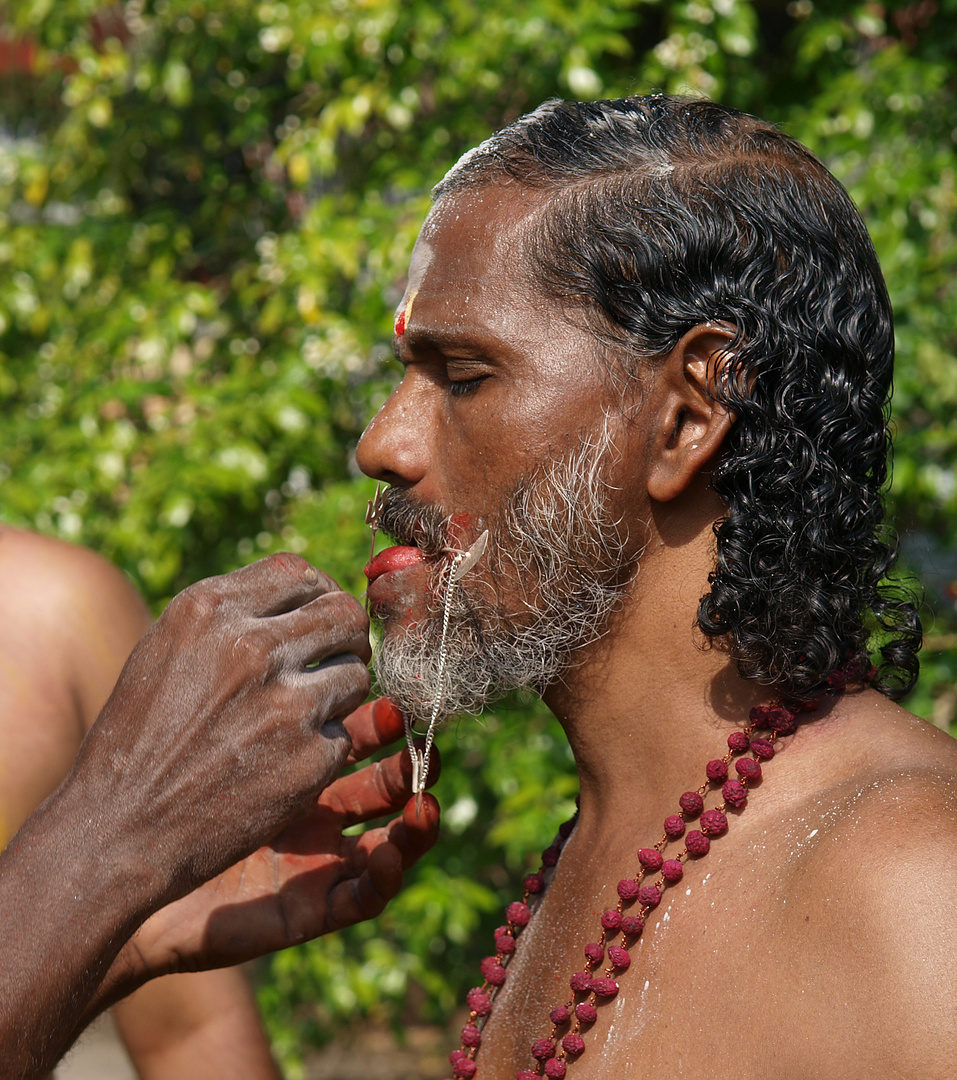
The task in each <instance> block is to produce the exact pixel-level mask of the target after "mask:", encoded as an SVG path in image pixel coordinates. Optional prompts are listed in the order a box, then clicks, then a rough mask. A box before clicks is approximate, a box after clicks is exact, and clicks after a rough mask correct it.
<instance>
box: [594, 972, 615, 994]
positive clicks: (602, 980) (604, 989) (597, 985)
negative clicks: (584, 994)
mask: <svg viewBox="0 0 957 1080" xmlns="http://www.w3.org/2000/svg"><path fill="white" fill-rule="evenodd" d="M591 990H592V993H593V994H594V995H595V997H600V998H613V997H614V996H615V994H617V993H618V983H617V982H616V981H615V980H614V979H610V978H608V977H607V976H604V975H602V976H599V978H597V979H592V981H591Z"/></svg>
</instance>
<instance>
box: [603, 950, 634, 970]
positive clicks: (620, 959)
mask: <svg viewBox="0 0 957 1080" xmlns="http://www.w3.org/2000/svg"><path fill="white" fill-rule="evenodd" d="M608 959H609V961H610V962H611V964H613V965H614V966H615V967H616V968H618V970H619V971H624V970H625V968H627V967H628V965H629V964H630V963H631V957H630V956H629V955H628V950H627V949H623V948H622V947H621V946H620V945H609V947H608Z"/></svg>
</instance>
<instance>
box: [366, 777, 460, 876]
mask: <svg viewBox="0 0 957 1080" xmlns="http://www.w3.org/2000/svg"><path fill="white" fill-rule="evenodd" d="M440 817H441V814H440V811H439V804H438V802H437V801H436V799H435V798H434V797H433V796H432V795H428V794H424V795H423V796H422V798H421V799H418V798H415V797H413V798H411V799H409V801H408V802H407V803H406V804H405V809H404V810H403V811H402V817H401V818H397V819H396V820H395V821H392V822H390V823H389V824H388V825H387V826H386V827H385V836H386V837H388V841H389V843H390V844H393V845H394V846H395V847H396V848H397V849H398V851H399V854H400V855H401V857H402V867H403V869H406V870H407V869H408V868H409V867H410V866H411V865H412V864H413V863H414V862H415V861H416V860H417V859H419V858H421V857H422V856H423V855H424V854H425V853H426V852H427V851H428V850H429V848H431V847H432V845H433V844H434V843H435V841H436V840H438V838H439V821H440ZM368 835H369V834H368V833H366V834H364V835H363V836H361V837H359V840H360V843H361V842H362V841H363V840H364V839H365V837H366V836H368Z"/></svg>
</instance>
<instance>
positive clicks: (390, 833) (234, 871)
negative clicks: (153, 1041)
mask: <svg viewBox="0 0 957 1080" xmlns="http://www.w3.org/2000/svg"><path fill="white" fill-rule="evenodd" d="M345 726H346V728H347V729H348V731H349V733H350V735H351V736H352V741H353V746H354V751H353V755H352V757H353V758H354V760H360V759H362V758H364V757H367V756H368V755H369V754H371V753H373V752H374V751H375V750H378V749H379V748H380V747H382V746H384V745H386V744H388V743H390V742H392V741H394V740H395V739H396V738H398V737H399V736H400V735H401V733H402V718H401V716H400V714H399V712H398V710H397V709H396V708H395V707H394V706H393V705H392V704H391V703H390V702H388V701H386V700H384V699H380V700H379V701H376V702H374V703H372V704H371V705H365V706H363V707H362V708H361V709H359V710H357V711H356V712H355V713H353V715H352V716H350V717H349V718H348V719H347V720H346V724H345ZM436 775H437V770H436V771H433V772H432V773H431V774H430V781H432V780H434V779H435V777H436ZM410 784H411V766H410V763H409V755H408V751H407V750H403V751H402V752H400V753H399V754H394V755H393V756H392V757H389V758H385V759H383V760H382V761H380V762H377V763H376V764H374V765H370V766H368V767H366V768H364V769H361V770H359V771H358V772H354V773H352V774H350V775H349V776H344V777H341V778H340V779H339V780H336V781H335V783H333V784H332V785H331V786H330V787H328V788H327V789H326V790H325V791H324V792H323V793H322V794H321V795H320V796H319V799H318V801H317V802H316V804H315V805H314V806H313V808H312V809H311V810H310V811H309V812H308V813H307V815H306V816H304V817H302V818H299V819H298V820H296V821H294V822H293V823H292V824H291V825H289V826H287V827H286V828H285V829H284V830H283V831H282V832H281V833H280V834H279V835H278V836H276V837H275V838H274V839H273V840H272V841H271V842H270V843H269V844H267V845H266V846H265V847H262V848H260V849H259V850H258V851H256V852H254V853H253V854H252V855H250V856H249V857H248V858H246V859H244V860H243V861H242V862H241V863H239V864H238V865H236V866H233V867H231V868H230V869H229V870H227V871H226V872H225V873H223V874H221V875H220V876H219V877H217V878H215V879H214V880H212V881H210V882H208V883H207V884H205V885H203V886H201V887H200V888H199V889H197V890H196V891H195V892H193V893H191V894H190V895H189V896H185V897H183V898H182V899H181V900H178V901H176V902H175V903H173V904H170V905H169V906H168V907H166V908H164V909H163V910H162V911H159V912H157V913H156V914H155V915H154V916H153V917H152V918H150V919H149V920H147V922H146V923H145V924H144V925H143V926H142V927H141V929H140V930H139V932H138V933H137V934H136V935H135V937H134V938H133V940H132V942H131V943H130V945H129V946H127V949H126V950H125V953H124V954H121V956H120V958H119V960H118V966H119V967H121V968H123V967H125V969H126V974H125V975H124V976H121V978H122V977H126V978H129V977H130V976H129V972H132V973H133V974H132V978H133V979H134V980H135V981H137V982H139V981H142V979H143V978H144V977H152V976H154V975H156V974H162V973H165V972H168V971H183V970H198V969H202V968H208V967H217V966H223V965H226V964H236V963H240V962H241V961H244V960H249V959H251V958H253V957H255V956H260V955H262V954H263V953H266V952H272V951H275V950H277V949H283V948H286V947H287V946H289V945H294V944H296V943H297V942H301V941H305V940H308V939H309V938H313V937H317V936H319V935H320V934H325V933H328V932H330V931H332V930H338V929H340V928H341V927H343V926H348V925H350V924H351V923H355V922H359V921H360V920H362V919H368V918H371V917H372V916H374V915H377V914H378V913H379V912H380V911H381V910H382V908H383V907H385V904H386V902H387V900H389V899H390V898H391V897H392V896H394V895H395V893H397V892H398V891H399V888H400V887H401V884H402V871H403V869H404V868H405V867H407V866H409V865H410V864H411V863H412V862H414V861H415V859H417V858H418V857H419V856H420V855H421V854H422V853H423V852H425V851H426V850H428V848H430V847H431V846H432V844H433V843H434V842H435V840H436V837H437V836H438V818H439V813H438V804H437V803H436V802H435V800H434V799H433V798H432V796H431V795H425V796H424V797H423V798H422V802H421V809H420V810H419V811H418V812H417V810H416V800H415V799H414V798H410V794H411V786H410ZM403 805H404V807H405V809H404V812H403V813H402V815H401V816H400V817H397V818H395V819H394V820H393V821H391V822H390V823H389V824H387V825H385V826H384V827H382V828H376V829H371V830H368V831H367V832H364V833H362V835H360V836H343V835H342V830H343V829H344V828H346V827H348V826H350V825H355V824H357V823H359V822H366V821H369V820H372V819H374V818H377V817H381V816H383V815H385V814H392V813H396V812H397V811H399V810H400V809H401V808H402V807H403Z"/></svg>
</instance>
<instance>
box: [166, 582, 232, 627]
mask: <svg viewBox="0 0 957 1080" xmlns="http://www.w3.org/2000/svg"><path fill="white" fill-rule="evenodd" d="M222 605H223V598H222V596H220V595H219V592H218V590H217V589H216V588H215V584H214V582H213V581H212V580H209V579H207V580H206V581H199V582H197V583H196V584H195V585H190V586H189V588H187V589H184V590H183V591H182V592H181V593H179V595H177V596H174V597H173V599H172V600H171V601H170V603H169V605H168V607H167V609H166V610H167V611H168V612H169V613H170V615H171V617H175V618H177V619H182V620H186V621H188V622H209V621H211V620H212V619H213V618H215V617H216V615H217V613H218V612H219V611H220V609H221V608H222Z"/></svg>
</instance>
